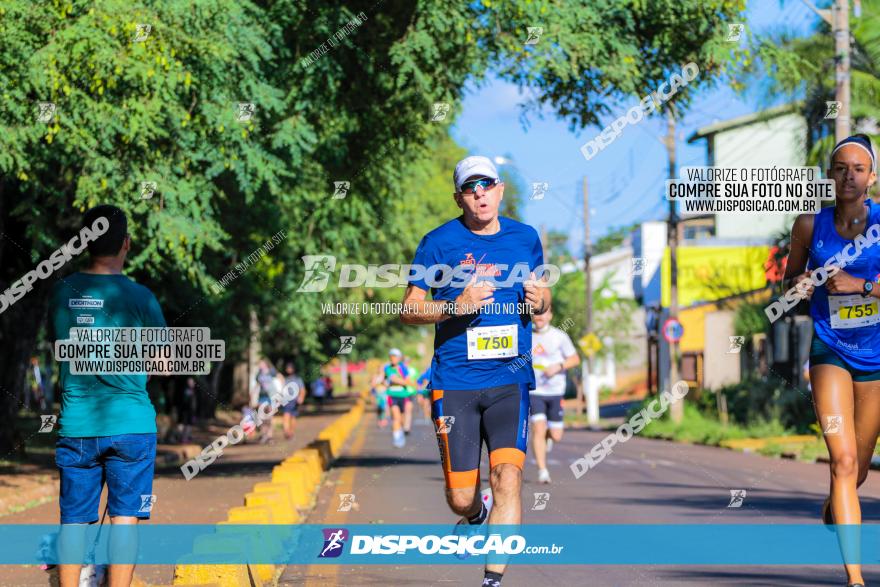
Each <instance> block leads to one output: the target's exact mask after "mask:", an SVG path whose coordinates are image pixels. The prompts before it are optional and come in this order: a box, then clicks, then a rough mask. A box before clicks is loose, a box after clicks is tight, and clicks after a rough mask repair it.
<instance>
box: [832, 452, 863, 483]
mask: <svg viewBox="0 0 880 587" xmlns="http://www.w3.org/2000/svg"><path fill="white" fill-rule="evenodd" d="M858 472H859V465H858V460H857V459H856V457H855V455H852V454H842V455H837V456H836V457H833V458H832V459H831V475H832V476H833V477H834V478H836V479H846V478H854V477H856V476H857V475H858Z"/></svg>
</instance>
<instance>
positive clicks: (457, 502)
mask: <svg viewBox="0 0 880 587" xmlns="http://www.w3.org/2000/svg"><path fill="white" fill-rule="evenodd" d="M476 494H477V490H476V489H475V488H470V489H447V490H446V502H447V503H448V504H449V507H450V509H452V511H453V512H455V513H456V514H458V515H460V516H465V515H468V514H473V513H475V512H474V511H473V510H474V509H475V508H474V498H475V497H476Z"/></svg>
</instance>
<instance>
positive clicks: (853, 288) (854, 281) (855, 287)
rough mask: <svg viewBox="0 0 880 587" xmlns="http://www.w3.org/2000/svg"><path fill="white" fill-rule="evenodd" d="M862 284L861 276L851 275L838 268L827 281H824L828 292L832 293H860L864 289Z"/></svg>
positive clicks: (863, 281) (863, 282)
mask: <svg viewBox="0 0 880 587" xmlns="http://www.w3.org/2000/svg"><path fill="white" fill-rule="evenodd" d="M864 285H865V280H864V279H862V278H861V277H853V276H852V275H850V274H849V273H847V272H846V271H843V270H840V271H838V272H837V273H836V274H835V275H833V276H832V277H829V278H828V281H827V282H826V283H825V287H826V288H827V289H828V293H833V294H848V293H862V292H863V291H864V289H863V287H864Z"/></svg>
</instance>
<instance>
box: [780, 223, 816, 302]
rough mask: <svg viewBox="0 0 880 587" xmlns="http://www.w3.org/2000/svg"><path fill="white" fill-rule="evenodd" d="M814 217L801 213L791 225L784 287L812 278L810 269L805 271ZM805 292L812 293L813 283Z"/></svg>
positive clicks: (808, 294) (783, 281) (809, 294)
mask: <svg viewBox="0 0 880 587" xmlns="http://www.w3.org/2000/svg"><path fill="white" fill-rule="evenodd" d="M814 218H815V216H814V215H813V214H801V215H800V216H798V217H797V218H796V219H795V221H794V225H793V226H792V227H791V245H790V246H789V253H788V261H787V262H786V264H785V277H784V278H783V280H782V287H783V289H786V290H787V289H789V288H791V287H792V286H794V285H796V284H797V283H798V282H799V281H801V280H803V279H807V280H809V278H810V271H805V269H806V267H807V260H808V259H809V257H810V242H811V241H812V239H813V219H814ZM805 293H806V294H807V297H809V296H811V295H812V293H813V286H812V283H810V285H809V286H808V287H807V288H806V290H805Z"/></svg>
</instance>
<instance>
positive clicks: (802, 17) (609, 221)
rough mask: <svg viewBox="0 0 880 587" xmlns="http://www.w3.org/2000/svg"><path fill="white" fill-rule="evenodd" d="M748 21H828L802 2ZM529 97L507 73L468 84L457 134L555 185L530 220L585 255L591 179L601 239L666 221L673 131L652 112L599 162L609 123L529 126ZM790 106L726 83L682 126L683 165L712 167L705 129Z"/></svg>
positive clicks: (757, 3) (762, 7)
mask: <svg viewBox="0 0 880 587" xmlns="http://www.w3.org/2000/svg"><path fill="white" fill-rule="evenodd" d="M746 15H747V18H746V25H747V26H748V27H749V30H750V31H751V32H752V34H754V35H761V34H762V33H767V32H769V31H771V30H774V29H778V28H783V27H784V28H787V29H790V30H794V31H797V32H799V33H802V34H807V33H808V32H809V31H810V30H811V29H812V27H813V26H814V24H815V22H816V21H817V19H818V16H816V15H815V14H814V13H813V12H811V11H810V9H809V8H807V7H806V6H804V4H803V3H802V2H800V1H799V0H784V1H782V2H780V1H779V0H752V1H750V2H749V3H748V7H747V12H746ZM524 100H525V98H524V96H523V95H522V94H520V91H519V90H518V88H517V87H516V86H515V85H513V84H509V83H506V82H502V81H499V80H498V79H497V78H494V77H492V78H490V79H489V81H488V82H487V83H485V84H484V85H483V86H481V87H476V86H475V85H473V84H472V85H471V86H469V87H468V89H467V92H466V97H465V100H464V103H463V105H462V113H461V115H460V116H459V117H458V119H457V120H456V122H455V124H454V126H453V127H452V136H453V137H454V138H455V140H456V141H458V142H459V144H461V145H463V146H464V147H465V148H467V149H468V151H469V152H470V153H473V154H482V155H487V156H489V157H494V156H498V155H508V156H509V157H510V158H511V159H512V160H513V162H514V164H515V167H516V172H518V173H519V175H520V177H522V179H523V181H524V183H525V184H526V186H527V187H528V189H529V190H531V183H532V182H548V183H549V184H550V190H549V192H548V193H547V195H546V196H545V197H544V199H542V200H529V199H528V194H526V196H525V197H524V198H523V205H522V211H523V212H522V213H523V216H524V219H525V221H526V222H527V223H529V224H531V225H533V226H535V227H539V226H540V225H542V224H543V225H546V226H547V228H548V229H556V230H562V231H565V232H566V233H567V234H569V246H570V248H571V249H572V252H575V253H577V254H580V251H581V250H582V247H581V245H580V243H582V241H583V226H582V225H583V214H582V206H583V205H582V199H581V181H582V179H581V178H582V177H583V176H584V175H586V176H587V178H588V182H589V189H590V207H591V208H592V212H591V218H590V230H591V237H592V239H591V240H592V241H593V242H595V240H596V239H597V238H598V237H601V236H602V235H604V234H606V233H607V232H608V230H609V229H610V228H611V227H613V226H620V225H623V224H630V223H633V222H639V221H645V220H654V219H660V218H662V217H664V216H665V214H666V213H667V211H668V206H667V204H666V201H665V200H664V199H663V180H664V179H665V178H666V174H667V163H666V149H665V147H664V146H663V144H662V143H661V142H660V138H661V137H662V136H663V135H664V134H665V132H666V125H665V121H663V120H662V119H661V118H659V117H652V118H650V119H643V120H642V121H641V122H640V123H638V124H635V125H630V126H627V127H626V128H624V130H623V132H622V134H621V135H620V136H619V137H617V139H616V140H615V141H614V142H613V143H612V144H611V145H610V146H608V147H607V148H606V149H604V150H603V151H602V152H601V153H599V154H598V155H596V156H595V157H593V158H592V159H591V160H590V161H587V160H586V159H584V157H583V155H582V154H581V153H580V150H579V149H580V146H581V145H583V144H584V143H586V142H587V141H588V140H590V139H592V138H594V137H595V136H596V135H597V134H598V133H599V132H600V131H601V128H599V127H589V128H587V129H583V130H580V131H579V132H572V131H570V130H569V128H568V124H567V123H566V122H565V121H562V120H560V119H558V118H556V117H555V115H554V114H553V113H552V111H549V110H548V111H546V112H545V113H543V114H544V116H543V119H542V118H539V117H537V116H536V115H534V114H531V115H530V116H529V127H528V129H526V130H524V129H523V126H522V124H521V122H520V108H519V106H518V105H519V104H520V103H521V102H523V101H524ZM635 103H636V100H633V102H632V104H628V105H625V106H622V107H620V108H619V109H616V110H614V114H613V115H611V116H609V117H607V118H604V119H603V120H602V127H604V126H605V125H607V124H609V123H610V122H611V121H612V120H614V119H615V118H617V117H618V116H620V115H622V114H623V113H624V112H626V110H627V109H628V108H629V107H630V106H631V105H633V104H635ZM778 103H780V101H779V100H777V101H776V102H767V101H766V100H765V99H764V98H763V97H762V96H761V95H760V93H759V92H750V93H748V94H746V95H745V96H741V95H738V94H736V93H735V92H733V91H731V90H730V89H729V88H727V87H725V86H718V87H716V88H714V89H708V90H704V91H703V92H701V93H700V94H699V95H698V96H697V97H696V99H695V100H694V102H693V106H692V107H691V108H690V110H689V111H688V113H687V114H686V115H685V116H684V118H683V119H681V120H679V124H678V132H677V135H678V138H679V141H678V149H677V156H678V166H679V167H681V166H684V165H705V164H706V141H697V142H695V143H694V144H688V143H687V142H686V138H687V137H689V136H690V135H691V134H692V133H693V132H694V131H695V130H696V129H697V128H700V127H703V126H706V125H708V124H711V123H713V122H716V121H720V120H726V119H729V118H735V117H737V116H741V115H743V114H748V113H749V112H754V111H756V110H761V109H764V108H767V107H770V106H773V105H776V104H778Z"/></svg>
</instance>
